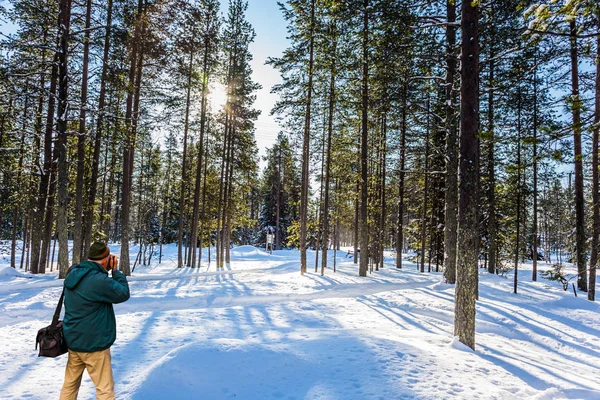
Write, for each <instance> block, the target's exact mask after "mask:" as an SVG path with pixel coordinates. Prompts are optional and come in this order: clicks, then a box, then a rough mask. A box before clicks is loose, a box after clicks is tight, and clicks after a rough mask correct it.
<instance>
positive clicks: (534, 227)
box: [531, 54, 538, 281]
mask: <svg viewBox="0 0 600 400" xmlns="http://www.w3.org/2000/svg"><path fill="white" fill-rule="evenodd" d="M536 56H537V54H536ZM534 62H535V64H536V66H535V70H534V73H533V221H532V236H533V237H532V244H533V246H532V247H533V249H532V250H533V254H532V261H531V262H532V269H533V270H532V277H531V279H532V280H534V281H537V256H538V215H537V214H538V188H537V185H538V170H537V168H538V161H537V130H538V108H537V93H538V92H537V91H538V82H537V57H536V58H535V59H534Z"/></svg>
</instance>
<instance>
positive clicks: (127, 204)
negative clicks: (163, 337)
mask: <svg viewBox="0 0 600 400" xmlns="http://www.w3.org/2000/svg"><path fill="white" fill-rule="evenodd" d="M143 8H144V4H143V2H142V0H138V9H137V13H136V17H135V20H134V21H135V22H134V24H135V28H134V37H133V46H132V51H131V64H130V66H129V75H128V93H127V100H126V110H125V122H126V123H125V141H124V145H123V170H122V176H121V181H122V182H121V257H120V260H119V264H120V269H121V271H122V272H123V273H124V274H125V275H127V276H129V275H131V267H130V262H129V214H130V209H131V175H132V165H131V159H132V158H133V153H134V151H135V139H134V135H135V129H136V119H137V117H136V115H134V114H135V112H134V108H135V105H134V101H135V97H136V94H137V92H139V86H140V85H141V82H139V81H138V80H137V79H136V78H137V77H138V71H137V69H138V66H139V64H140V59H143V54H140V53H142V51H141V49H140V47H141V40H142V38H141V33H142V23H143V22H142V19H143V17H142V14H143Z"/></svg>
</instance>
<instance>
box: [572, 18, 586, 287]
mask: <svg viewBox="0 0 600 400" xmlns="http://www.w3.org/2000/svg"><path fill="white" fill-rule="evenodd" d="M570 35H571V38H570V39H571V101H572V109H573V150H574V156H575V219H576V222H575V237H576V239H575V240H576V252H577V288H578V289H579V290H581V291H583V292H587V271H586V265H587V264H586V259H585V258H586V257H585V217H584V201H585V199H584V194H583V156H582V154H581V108H582V106H583V104H582V101H581V98H580V96H579V61H578V52H577V37H576V36H577V28H576V25H575V21H571V23H570Z"/></svg>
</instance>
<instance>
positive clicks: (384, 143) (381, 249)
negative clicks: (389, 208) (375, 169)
mask: <svg viewBox="0 0 600 400" xmlns="http://www.w3.org/2000/svg"><path fill="white" fill-rule="evenodd" d="M381 132H382V138H381V141H382V149H381V193H380V195H381V198H380V204H381V217H380V218H381V221H380V222H381V225H380V228H379V237H380V244H379V249H378V250H379V262H380V265H381V268H383V263H384V249H385V242H386V240H385V225H386V224H385V222H386V220H385V216H386V190H385V180H386V178H387V168H386V167H387V165H386V164H387V113H384V114H383V118H382V126H381Z"/></svg>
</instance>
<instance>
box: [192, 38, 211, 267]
mask: <svg viewBox="0 0 600 400" xmlns="http://www.w3.org/2000/svg"><path fill="white" fill-rule="evenodd" d="M208 51H209V45H208V43H204V59H203V61H202V94H201V95H202V100H201V102H200V139H199V140H198V163H197V165H196V186H195V187H194V209H193V211H192V238H191V242H192V268H195V267H196V250H197V248H198V246H197V243H198V218H199V214H200V187H201V185H202V157H203V155H204V132H205V131H206V105H207V95H208V93H207V91H208V82H209V77H208Z"/></svg>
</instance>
